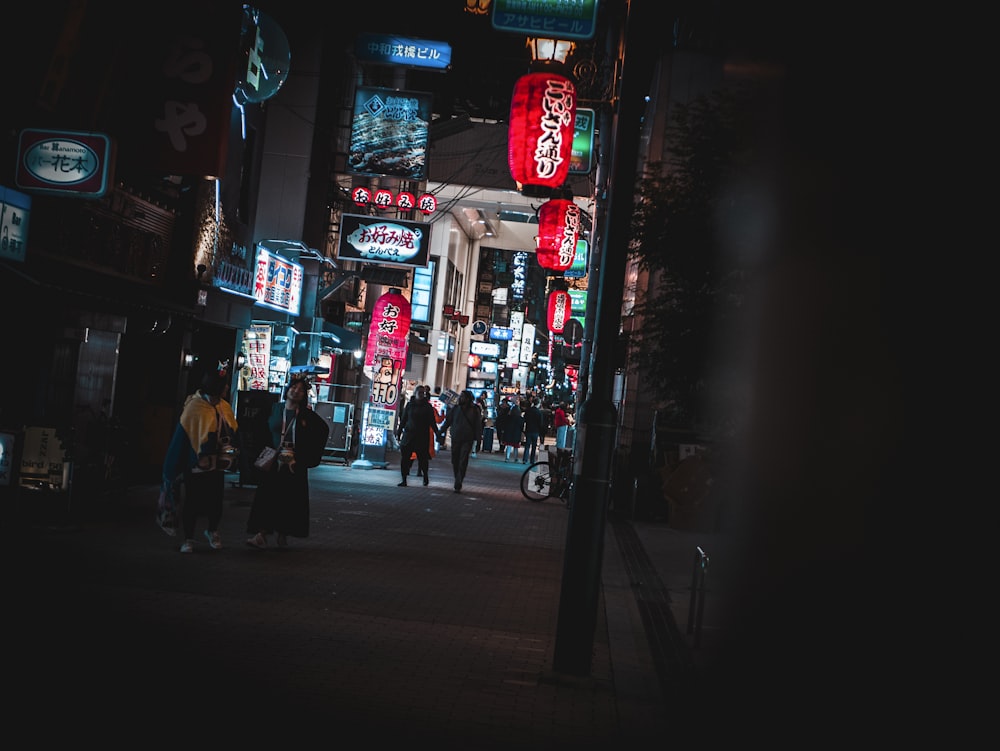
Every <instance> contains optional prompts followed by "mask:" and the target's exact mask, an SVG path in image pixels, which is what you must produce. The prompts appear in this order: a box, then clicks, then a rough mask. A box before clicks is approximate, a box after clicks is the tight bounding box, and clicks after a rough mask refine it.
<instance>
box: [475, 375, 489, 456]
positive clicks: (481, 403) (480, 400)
mask: <svg viewBox="0 0 1000 751" xmlns="http://www.w3.org/2000/svg"><path fill="white" fill-rule="evenodd" d="M476 406H477V407H479V430H478V431H477V432H476V444H475V445H474V446H473V447H472V457H473V458H475V457H476V456H478V455H479V451H480V449H482V447H483V433H484V431H485V430H486V414H487V411H486V392H485V391H480V392H479V396H478V397H476Z"/></svg>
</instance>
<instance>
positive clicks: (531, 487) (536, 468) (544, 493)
mask: <svg viewBox="0 0 1000 751" xmlns="http://www.w3.org/2000/svg"><path fill="white" fill-rule="evenodd" d="M550 471H551V469H550V467H549V463H548V462H535V463H534V464H531V465H529V466H528V468H527V469H526V470H524V472H523V473H522V474H521V493H522V494H523V495H524V497H525V498H527V499H528V500H529V501H544V500H545V499H546V498H548V497H549V495H550V494H551V493H552V475H551V474H550Z"/></svg>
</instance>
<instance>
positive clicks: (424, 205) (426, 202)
mask: <svg viewBox="0 0 1000 751" xmlns="http://www.w3.org/2000/svg"><path fill="white" fill-rule="evenodd" d="M437 207H438V199H437V198H435V197H434V196H433V195H431V194H430V193H424V194H423V195H422V196H420V200H418V201H417V208H418V209H419V210H420V211H422V212H423V213H424V214H433V213H434V212H435V211H437Z"/></svg>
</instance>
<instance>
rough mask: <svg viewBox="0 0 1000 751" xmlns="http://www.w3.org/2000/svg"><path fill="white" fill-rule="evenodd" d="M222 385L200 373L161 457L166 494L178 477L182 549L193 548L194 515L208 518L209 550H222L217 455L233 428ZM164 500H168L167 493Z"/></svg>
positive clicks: (220, 379)
mask: <svg viewBox="0 0 1000 751" xmlns="http://www.w3.org/2000/svg"><path fill="white" fill-rule="evenodd" d="M227 385H228V379H227V377H226V374H225V373H223V372H219V371H209V372H208V373H206V374H205V375H204V376H203V377H202V379H201V385H200V386H199V388H198V390H197V391H195V392H194V393H193V394H190V395H189V396H188V397H187V398H186V399H185V400H184V407H183V409H182V410H181V416H180V419H179V420H178V422H177V427H176V428H175V429H174V434H173V436H172V437H171V439H170V443H169V445H168V446H167V452H166V455H165V457H164V460H163V488H164V490H165V492H167V493H172V491H173V488H174V485H175V480H176V478H177V476H178V475H179V474H181V475H182V476H183V484H184V502H183V504H182V507H181V524H182V527H183V531H184V542H183V543H182V544H181V547H180V552H182V553H193V552H194V529H195V526H196V525H197V522H198V517H200V516H207V517H208V528H207V529H206V530H205V537H206V538H208V544H209V545H210V546H211V548H212V550H220V549H221V548H222V537H221V536H220V534H219V522H221V521H222V498H223V495H224V494H225V489H226V478H225V471H224V470H225V469H228V468H229V467H225V466H223V463H222V462H221V461H220V460H219V459H218V456H219V453H220V449H221V448H222V446H223V444H224V443H226V442H227V441H228V442H229V443H230V445H235V442H234V441H233V438H232V437H233V436H235V434H236V430H237V427H238V423H237V421H236V415H235V414H233V408H232V406H231V405H230V404H229V402H228V401H226V400H225V399H223V398H222V395H223V394H224V393H225V392H226V387H227ZM169 500H170V502H173V498H172V497H171V498H170V499H169Z"/></svg>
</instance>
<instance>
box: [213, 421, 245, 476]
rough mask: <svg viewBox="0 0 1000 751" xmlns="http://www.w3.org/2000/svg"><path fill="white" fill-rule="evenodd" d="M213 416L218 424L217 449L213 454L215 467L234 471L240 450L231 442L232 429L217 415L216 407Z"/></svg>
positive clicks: (225, 470)
mask: <svg viewBox="0 0 1000 751" xmlns="http://www.w3.org/2000/svg"><path fill="white" fill-rule="evenodd" d="M215 416H216V419H217V420H218V425H219V430H218V435H219V450H218V452H217V453H216V455H215V468H216V469H221V470H222V471H224V472H235V471H236V469H237V466H238V464H239V461H240V450H239V449H238V448H237V447H236V445H235V444H234V443H233V434H232V430H231V429H230V427H229V423H227V422H226V421H225V420H223V419H222V416H221V415H219V410H218V408H216V410H215Z"/></svg>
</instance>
